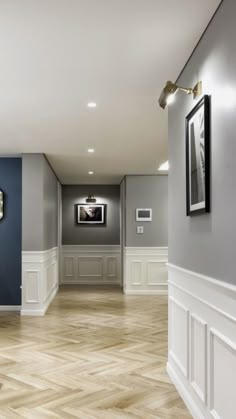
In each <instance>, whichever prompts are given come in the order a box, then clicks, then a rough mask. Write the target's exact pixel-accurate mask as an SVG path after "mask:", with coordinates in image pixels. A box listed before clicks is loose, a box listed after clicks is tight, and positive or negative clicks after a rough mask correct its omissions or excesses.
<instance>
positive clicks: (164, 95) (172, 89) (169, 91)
mask: <svg viewBox="0 0 236 419" xmlns="http://www.w3.org/2000/svg"><path fill="white" fill-rule="evenodd" d="M178 91H181V92H185V93H187V95H191V94H192V95H193V98H194V99H195V98H196V97H198V96H200V95H201V94H202V82H201V81H199V82H197V84H196V86H194V88H191V87H181V86H178V85H177V84H175V83H172V81H167V82H166V85H165V87H164V89H163V90H162V92H161V95H160V97H159V100H158V102H159V105H160V107H161V108H162V109H165V107H166V106H167V105H169V104H170V103H171V102H173V99H174V96H175V94H176V93H177V92H178Z"/></svg>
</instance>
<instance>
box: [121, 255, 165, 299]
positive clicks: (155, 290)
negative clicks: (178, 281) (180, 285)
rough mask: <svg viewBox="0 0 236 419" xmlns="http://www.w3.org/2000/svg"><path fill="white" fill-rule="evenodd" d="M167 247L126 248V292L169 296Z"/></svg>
mask: <svg viewBox="0 0 236 419" xmlns="http://www.w3.org/2000/svg"><path fill="white" fill-rule="evenodd" d="M167 262H168V248H167V247H125V248H124V292H125V293H126V294H133V295H142V294H143V295H153V294H167Z"/></svg>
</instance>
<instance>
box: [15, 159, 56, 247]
mask: <svg viewBox="0 0 236 419" xmlns="http://www.w3.org/2000/svg"><path fill="white" fill-rule="evenodd" d="M22 225H23V228H22V248H23V250H24V251H42V250H48V249H51V248H53V247H56V246H58V180H57V178H56V176H55V175H54V173H53V171H52V169H51V167H50V166H49V164H48V162H47V160H46V159H45V157H44V155H43V154H23V156H22Z"/></svg>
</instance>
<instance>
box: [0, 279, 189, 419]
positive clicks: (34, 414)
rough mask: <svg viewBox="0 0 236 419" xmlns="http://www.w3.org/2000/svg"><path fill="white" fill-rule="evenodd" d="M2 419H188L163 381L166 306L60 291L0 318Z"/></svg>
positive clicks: (115, 292) (110, 294) (99, 292)
mask: <svg viewBox="0 0 236 419" xmlns="http://www.w3.org/2000/svg"><path fill="white" fill-rule="evenodd" d="M0 340H1V349H0V367H1V372H0V385H1V393H0V418H11V419H14V418H34V419H39V418H40V419H46V418H63V419H67V418H68V419H69V418H81V419H94V418H103V419H104V418H107V419H112V418H117V419H118V418H120V419H122V418H127V419H128V418H145V419H149V418H150V419H151V418H158V419H167V418H168V419H172V418H173V419H175V418H176V419H180V418H181V419H190V418H191V416H190V414H189V413H188V412H187V410H186V408H185V406H184V404H183V402H182V400H181V399H180V397H179V395H178V393H177V392H176V390H175V388H174V386H173V385H172V384H171V383H170V381H169V379H168V376H167V374H166V371H165V368H166V355H167V298H166V297H157V296H155V297H144V296H142V297H135V296H125V295H123V294H122V293H121V292H120V290H119V289H118V288H117V289H109V288H107V289H104V288H100V289H89V288H86V287H80V288H78V287H77V288H74V287H72V286H71V287H62V288H61V289H60V291H59V293H58V295H57V297H56V299H55V300H54V302H53V303H52V305H51V306H50V308H49V310H48V312H47V314H46V315H45V316H44V317H20V316H19V315H16V314H13V313H11V314H1V315H0Z"/></svg>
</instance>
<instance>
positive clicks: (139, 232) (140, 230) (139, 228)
mask: <svg viewBox="0 0 236 419" xmlns="http://www.w3.org/2000/svg"><path fill="white" fill-rule="evenodd" d="M137 233H138V234H143V226H137Z"/></svg>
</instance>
